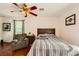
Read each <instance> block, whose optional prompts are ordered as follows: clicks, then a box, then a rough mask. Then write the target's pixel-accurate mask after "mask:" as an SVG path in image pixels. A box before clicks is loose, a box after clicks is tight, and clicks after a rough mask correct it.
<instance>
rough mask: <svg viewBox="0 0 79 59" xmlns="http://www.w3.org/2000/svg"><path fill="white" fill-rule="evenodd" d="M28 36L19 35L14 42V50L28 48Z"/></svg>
mask: <svg viewBox="0 0 79 59" xmlns="http://www.w3.org/2000/svg"><path fill="white" fill-rule="evenodd" d="M26 36H27V35H26V34H17V35H15V36H14V39H13V41H12V47H13V50H18V49H22V48H25V47H28V43H29V42H28V38H27V37H26Z"/></svg>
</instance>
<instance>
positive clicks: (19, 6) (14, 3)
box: [12, 3, 20, 8]
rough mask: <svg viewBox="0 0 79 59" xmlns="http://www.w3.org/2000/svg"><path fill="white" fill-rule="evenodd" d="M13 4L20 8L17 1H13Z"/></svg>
mask: <svg viewBox="0 0 79 59" xmlns="http://www.w3.org/2000/svg"><path fill="white" fill-rule="evenodd" d="M12 4H14V5H15V6H17V7H19V8H20V6H19V5H18V4H17V3H12Z"/></svg>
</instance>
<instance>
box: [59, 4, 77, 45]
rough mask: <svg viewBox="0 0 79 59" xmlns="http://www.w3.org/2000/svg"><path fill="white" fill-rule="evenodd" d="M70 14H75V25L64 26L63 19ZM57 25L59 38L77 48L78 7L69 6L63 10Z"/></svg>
mask: <svg viewBox="0 0 79 59" xmlns="http://www.w3.org/2000/svg"><path fill="white" fill-rule="evenodd" d="M72 14H76V24H75V25H70V26H65V18H66V17H68V16H70V15H72ZM59 23H60V36H61V37H62V38H64V39H65V40H67V41H68V42H70V43H71V44H75V45H77V46H79V5H75V6H71V7H70V8H67V9H66V10H64V13H63V14H62V16H61V17H60V22H59Z"/></svg>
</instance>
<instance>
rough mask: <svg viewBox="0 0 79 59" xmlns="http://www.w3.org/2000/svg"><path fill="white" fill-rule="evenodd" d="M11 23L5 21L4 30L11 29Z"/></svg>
mask: <svg viewBox="0 0 79 59" xmlns="http://www.w3.org/2000/svg"><path fill="white" fill-rule="evenodd" d="M10 30H11V23H3V31H10Z"/></svg>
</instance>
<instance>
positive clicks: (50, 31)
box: [37, 28, 55, 35]
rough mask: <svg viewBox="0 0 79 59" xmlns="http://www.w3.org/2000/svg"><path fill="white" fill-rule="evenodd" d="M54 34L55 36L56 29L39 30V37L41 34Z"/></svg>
mask: <svg viewBox="0 0 79 59" xmlns="http://www.w3.org/2000/svg"><path fill="white" fill-rule="evenodd" d="M45 33H46V34H54V35H55V28H38V29H37V35H39V34H45Z"/></svg>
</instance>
